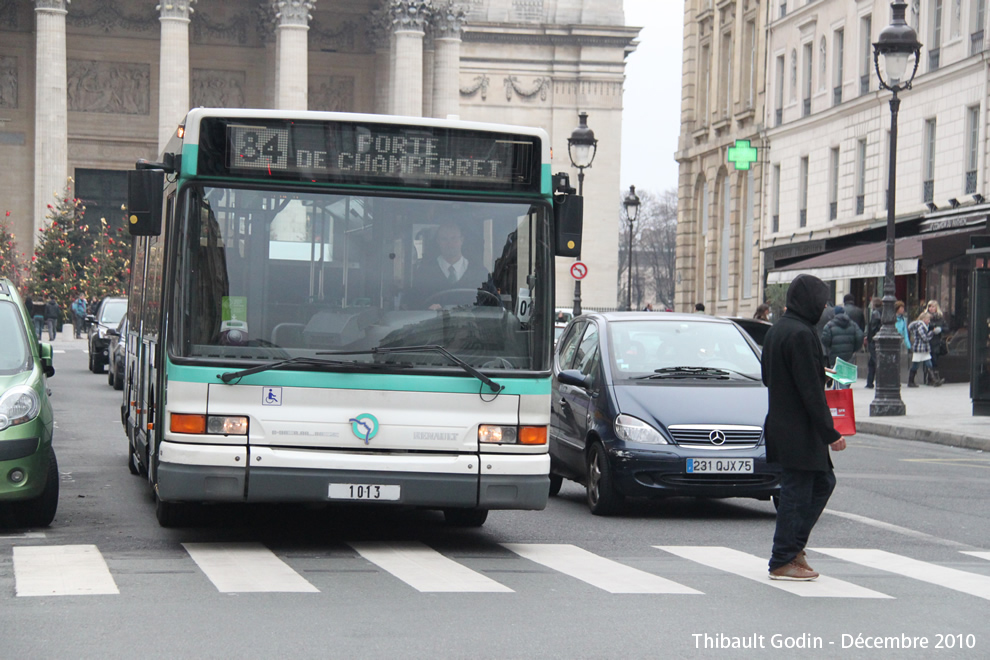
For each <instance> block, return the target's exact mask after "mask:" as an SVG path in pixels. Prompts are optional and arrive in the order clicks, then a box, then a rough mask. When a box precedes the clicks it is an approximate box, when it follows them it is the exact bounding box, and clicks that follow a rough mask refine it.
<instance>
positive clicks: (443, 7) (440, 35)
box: [430, 0, 467, 39]
mask: <svg viewBox="0 0 990 660" xmlns="http://www.w3.org/2000/svg"><path fill="white" fill-rule="evenodd" d="M466 19H467V12H465V11H464V7H463V6H461V4H460V3H459V2H454V1H453V0H447V2H444V3H442V4H438V5H434V7H433V18H432V20H431V21H430V24H431V26H432V28H433V36H434V37H435V38H437V39H460V38H461V31H462V30H463V29H464V21H465V20H466Z"/></svg>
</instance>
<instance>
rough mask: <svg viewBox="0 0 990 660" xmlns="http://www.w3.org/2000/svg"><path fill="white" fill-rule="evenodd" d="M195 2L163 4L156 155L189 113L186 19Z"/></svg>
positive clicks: (179, 0)
mask: <svg viewBox="0 0 990 660" xmlns="http://www.w3.org/2000/svg"><path fill="white" fill-rule="evenodd" d="M195 2H196V0H167V1H166V0H163V1H162V3H161V4H160V5H158V7H157V9H158V11H159V12H160V15H159V18H158V20H159V21H160V22H161V24H162V34H161V45H160V46H159V59H158V62H159V64H158V151H159V153H160V152H162V151H164V150H165V145H166V144H168V141H169V140H170V139H171V137H172V136H173V135H174V134H175V129H176V127H177V126H178V125H179V123H181V122H182V118H183V117H185V116H186V113H187V112H189V16H190V15H191V14H192V13H193V8H192V5H193V4H194V3H195Z"/></svg>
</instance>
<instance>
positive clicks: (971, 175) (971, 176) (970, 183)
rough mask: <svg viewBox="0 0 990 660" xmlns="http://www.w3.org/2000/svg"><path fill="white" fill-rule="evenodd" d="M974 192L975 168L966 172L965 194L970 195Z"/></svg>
mask: <svg viewBox="0 0 990 660" xmlns="http://www.w3.org/2000/svg"><path fill="white" fill-rule="evenodd" d="M975 192H976V170H970V171H969V172H966V194H967V195H970V194H972V193H975Z"/></svg>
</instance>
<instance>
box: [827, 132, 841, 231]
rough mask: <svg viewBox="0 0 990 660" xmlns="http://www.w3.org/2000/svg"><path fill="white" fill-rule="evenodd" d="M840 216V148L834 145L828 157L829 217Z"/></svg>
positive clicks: (830, 218) (833, 218)
mask: <svg viewBox="0 0 990 660" xmlns="http://www.w3.org/2000/svg"><path fill="white" fill-rule="evenodd" d="M838 217H839V148H838V147H832V149H831V151H830V153H829V157H828V219H829V220H835V219H836V218H838Z"/></svg>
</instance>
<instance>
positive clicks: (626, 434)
mask: <svg viewBox="0 0 990 660" xmlns="http://www.w3.org/2000/svg"><path fill="white" fill-rule="evenodd" d="M613 426H614V427H615V435H617V436H618V437H619V439H620V440H623V441H625V442H639V443H642V444H646V445H665V444H667V440H666V438H664V437H663V436H662V435H661V434H660V431H657V430H656V429H655V428H653V427H652V426H650V425H649V424H647V423H646V422H644V421H643V420H641V419H636V418H635V417H632V416H630V415H619V416H618V417H616V418H615V423H614V424H613Z"/></svg>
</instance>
